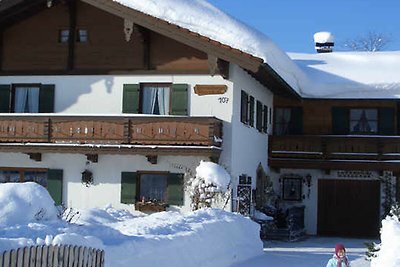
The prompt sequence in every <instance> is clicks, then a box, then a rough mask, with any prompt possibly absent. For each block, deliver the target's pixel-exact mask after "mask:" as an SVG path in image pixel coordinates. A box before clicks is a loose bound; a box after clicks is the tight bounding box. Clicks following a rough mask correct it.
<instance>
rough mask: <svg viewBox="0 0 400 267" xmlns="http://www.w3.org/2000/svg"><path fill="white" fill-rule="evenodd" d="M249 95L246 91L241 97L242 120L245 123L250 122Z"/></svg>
mask: <svg viewBox="0 0 400 267" xmlns="http://www.w3.org/2000/svg"><path fill="white" fill-rule="evenodd" d="M248 103H249V95H248V94H247V93H246V92H245V91H242V92H241V98H240V121H241V122H243V123H244V124H248V123H249V105H248Z"/></svg>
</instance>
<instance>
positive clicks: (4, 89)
mask: <svg viewBox="0 0 400 267" xmlns="http://www.w3.org/2000/svg"><path fill="white" fill-rule="evenodd" d="M10 98H11V85H10V84H0V113H9V112H10Z"/></svg>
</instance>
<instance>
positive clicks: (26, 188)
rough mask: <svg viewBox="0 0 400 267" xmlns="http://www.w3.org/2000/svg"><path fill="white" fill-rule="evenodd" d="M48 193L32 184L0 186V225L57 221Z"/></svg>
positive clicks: (54, 207) (6, 184)
mask: <svg viewBox="0 0 400 267" xmlns="http://www.w3.org/2000/svg"><path fill="white" fill-rule="evenodd" d="M57 214H58V211H57V208H56V206H55V205H54V200H53V199H52V198H51V196H50V195H49V192H48V191H47V190H46V188H44V187H43V186H41V185H39V184H37V183H34V182H27V183H5V184H0V225H13V224H25V223H29V222H36V221H45V220H54V219H57Z"/></svg>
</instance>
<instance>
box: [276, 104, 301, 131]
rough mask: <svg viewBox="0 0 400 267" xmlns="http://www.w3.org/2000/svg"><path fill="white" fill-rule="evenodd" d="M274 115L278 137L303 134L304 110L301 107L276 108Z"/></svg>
mask: <svg viewBox="0 0 400 267" xmlns="http://www.w3.org/2000/svg"><path fill="white" fill-rule="evenodd" d="M274 115H275V121H274V132H275V134H276V135H287V134H302V132H303V109H302V108H301V107H287V108H276V109H275V112H274Z"/></svg>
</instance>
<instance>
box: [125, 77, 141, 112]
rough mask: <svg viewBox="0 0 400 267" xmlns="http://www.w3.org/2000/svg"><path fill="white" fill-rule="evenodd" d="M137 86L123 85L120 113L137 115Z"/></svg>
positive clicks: (138, 94)
mask: <svg viewBox="0 0 400 267" xmlns="http://www.w3.org/2000/svg"><path fill="white" fill-rule="evenodd" d="M139 98H140V85H139V84H124V87H123V93H122V113H133V114H137V113H139Z"/></svg>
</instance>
